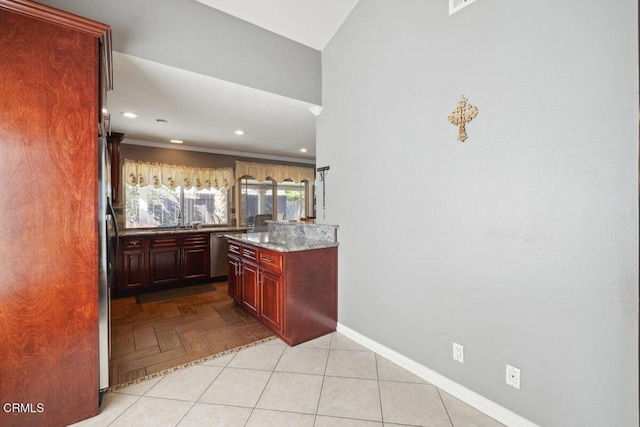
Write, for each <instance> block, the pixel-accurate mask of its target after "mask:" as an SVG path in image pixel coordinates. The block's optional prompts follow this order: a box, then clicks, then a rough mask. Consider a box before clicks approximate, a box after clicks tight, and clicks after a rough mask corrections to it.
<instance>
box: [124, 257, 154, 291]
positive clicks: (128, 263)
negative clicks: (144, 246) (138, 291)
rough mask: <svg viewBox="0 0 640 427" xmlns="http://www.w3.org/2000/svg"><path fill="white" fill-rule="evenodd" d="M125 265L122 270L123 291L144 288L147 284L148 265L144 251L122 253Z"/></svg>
mask: <svg viewBox="0 0 640 427" xmlns="http://www.w3.org/2000/svg"><path fill="white" fill-rule="evenodd" d="M122 256H123V261H124V265H123V268H122V282H121V286H120V287H121V289H119V290H121V291H126V290H129V289H135V288H143V287H145V286H147V285H148V283H147V274H146V273H147V270H146V263H145V262H144V251H142V250H140V251H126V252H123V253H122Z"/></svg>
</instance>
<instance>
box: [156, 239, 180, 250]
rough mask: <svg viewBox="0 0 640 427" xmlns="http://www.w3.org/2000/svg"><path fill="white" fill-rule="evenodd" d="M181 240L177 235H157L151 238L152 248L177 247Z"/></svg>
mask: <svg viewBox="0 0 640 427" xmlns="http://www.w3.org/2000/svg"><path fill="white" fill-rule="evenodd" d="M179 245H180V242H179V241H178V238H177V237H156V238H155V239H153V240H151V247H152V248H163V247H164V248H166V247H175V246H179Z"/></svg>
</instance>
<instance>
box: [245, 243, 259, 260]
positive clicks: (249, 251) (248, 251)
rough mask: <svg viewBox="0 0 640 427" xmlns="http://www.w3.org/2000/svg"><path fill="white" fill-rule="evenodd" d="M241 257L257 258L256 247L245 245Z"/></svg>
mask: <svg viewBox="0 0 640 427" xmlns="http://www.w3.org/2000/svg"><path fill="white" fill-rule="evenodd" d="M242 257H243V258H247V259H251V260H254V261H257V260H258V249H256V248H254V247H252V246H245V247H243V248H242Z"/></svg>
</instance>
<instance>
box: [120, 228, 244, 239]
mask: <svg viewBox="0 0 640 427" xmlns="http://www.w3.org/2000/svg"><path fill="white" fill-rule="evenodd" d="M246 230H247V227H201V228H178V227H166V228H163V227H158V228H128V229H125V230H122V231H120V233H118V234H119V236H120V237H127V236H158V235H165V234H192V233H216V234H218V233H229V232H231V233H234V232H239V233H242V232H244V231H246Z"/></svg>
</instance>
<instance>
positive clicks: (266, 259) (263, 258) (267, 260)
mask: <svg viewBox="0 0 640 427" xmlns="http://www.w3.org/2000/svg"><path fill="white" fill-rule="evenodd" d="M262 260H263V261H265V262H273V260H272V259H271V258H267V257H264V256H263V257H262Z"/></svg>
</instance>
